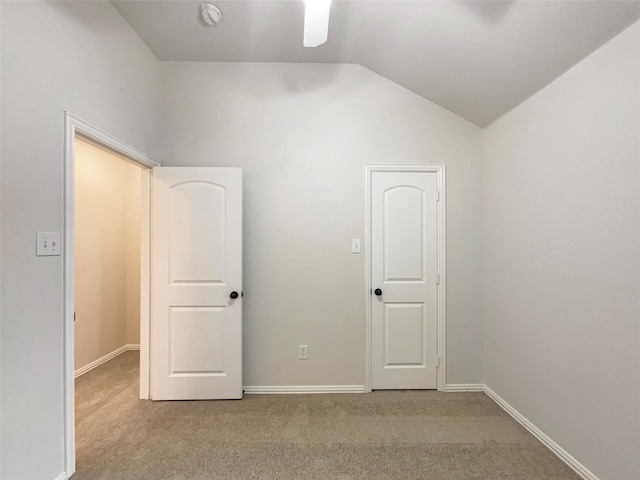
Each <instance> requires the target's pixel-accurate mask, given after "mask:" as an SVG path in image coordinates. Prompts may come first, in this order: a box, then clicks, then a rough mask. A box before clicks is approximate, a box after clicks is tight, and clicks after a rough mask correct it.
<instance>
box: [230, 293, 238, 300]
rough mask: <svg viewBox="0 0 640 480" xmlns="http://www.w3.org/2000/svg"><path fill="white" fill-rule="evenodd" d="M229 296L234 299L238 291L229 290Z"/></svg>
mask: <svg viewBox="0 0 640 480" xmlns="http://www.w3.org/2000/svg"><path fill="white" fill-rule="evenodd" d="M229 296H230V297H231V298H233V299H236V298H238V292H231V295H229Z"/></svg>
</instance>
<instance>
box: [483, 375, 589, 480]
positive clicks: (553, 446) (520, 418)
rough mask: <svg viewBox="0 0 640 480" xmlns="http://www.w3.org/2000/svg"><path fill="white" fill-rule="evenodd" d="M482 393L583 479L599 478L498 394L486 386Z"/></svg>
mask: <svg viewBox="0 0 640 480" xmlns="http://www.w3.org/2000/svg"><path fill="white" fill-rule="evenodd" d="M484 393H486V394H487V395H488V396H489V398H491V399H492V400H493V401H494V402H496V403H497V404H498V405H500V406H501V407H502V409H503V410H504V411H505V412H507V413H508V414H509V415H511V416H512V417H513V418H514V419H515V420H516V421H517V422H518V423H520V424H521V425H522V426H523V427H524V428H526V429H527V430H528V431H529V432H530V433H531V434H532V435H533V436H534V437H536V438H537V439H538V440H540V441H541V442H542V443H543V444H544V445H545V446H546V447H547V448H548V449H549V450H551V451H552V452H553V453H555V454H556V456H557V457H558V458H560V460H562V461H563V462H564V463H566V464H567V465H569V467H571V469H573V470H574V471H575V472H576V473H577V474H578V475H580V476H581V477H582V478H584V479H585V480H600V479H599V478H598V477H597V476H596V475H594V473H593V472H591V470H589V469H588V468H587V467H585V466H584V465H583V464H582V463H580V462H579V461H578V460H576V459H575V458H574V457H573V456H572V455H570V454H569V453H568V452H567V451H566V450H565V449H564V448H562V447H561V446H560V445H558V444H557V443H556V442H554V441H553V440H552V439H551V438H549V437H548V436H547V435H546V434H545V433H544V432H543V431H542V430H540V429H539V428H538V427H536V426H535V425H534V424H533V423H531V422H530V421H529V420H528V419H527V418H526V417H525V416H524V415H522V414H521V413H520V412H518V411H517V410H516V409H515V408H513V407H512V406H511V405H509V404H508V403H507V402H506V400H504V399H503V398H502V397H500V395H498V394H497V393H496V392H494V391H493V390H491V388H489V387H488V386H486V385H485V386H484Z"/></svg>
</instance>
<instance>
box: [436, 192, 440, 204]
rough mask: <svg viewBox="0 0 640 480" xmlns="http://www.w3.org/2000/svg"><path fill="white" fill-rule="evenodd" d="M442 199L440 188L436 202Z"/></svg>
mask: <svg viewBox="0 0 640 480" xmlns="http://www.w3.org/2000/svg"><path fill="white" fill-rule="evenodd" d="M439 201H440V190H438V199H437V200H436V202H439Z"/></svg>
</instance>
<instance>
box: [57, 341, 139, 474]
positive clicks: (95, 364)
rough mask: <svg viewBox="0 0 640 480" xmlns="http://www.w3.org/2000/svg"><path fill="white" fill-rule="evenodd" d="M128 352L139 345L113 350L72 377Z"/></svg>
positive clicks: (136, 348)
mask: <svg viewBox="0 0 640 480" xmlns="http://www.w3.org/2000/svg"><path fill="white" fill-rule="evenodd" d="M129 350H140V345H138V344H134V343H129V344H127V345H123V346H121V347H120V348H117V349H115V350H114V351H113V352H111V353H107V354H106V355H105V356H104V357H101V358H99V359H97V360H94V361H93V362H91V363H89V364H88V365H85V366H84V367H82V368H79V369H78V370H76V371H75V373H74V376H75V378H78V377H79V376H80V375H83V374H85V373H87V372H88V371H90V370H93V369H94V368H96V367H98V366H100V365H102V364H103V363H105V362H108V361H109V360H111V359H112V358H115V357H117V356H118V355H120V354H121V353H124V352H127V351H129ZM56 480H57V479H56Z"/></svg>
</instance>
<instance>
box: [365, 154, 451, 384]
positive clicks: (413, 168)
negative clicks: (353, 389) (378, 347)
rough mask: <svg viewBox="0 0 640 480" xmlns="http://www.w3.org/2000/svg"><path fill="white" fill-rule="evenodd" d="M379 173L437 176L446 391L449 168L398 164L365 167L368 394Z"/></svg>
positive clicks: (441, 380) (441, 374)
mask: <svg viewBox="0 0 640 480" xmlns="http://www.w3.org/2000/svg"><path fill="white" fill-rule="evenodd" d="M376 172H416V173H433V174H435V175H436V184H437V188H438V192H439V196H438V202H437V205H436V223H437V226H436V228H437V234H436V236H437V277H438V280H437V314H436V323H437V327H436V328H437V340H436V344H437V346H436V349H437V358H438V368H437V389H438V390H439V391H444V390H445V388H446V271H447V269H446V218H445V212H446V203H445V202H446V192H445V188H446V182H445V166H444V165H440V164H434V165H427V164H425V165H422V164H404V165H403V164H398V165H365V242H364V246H363V248H364V254H365V305H366V319H367V326H366V338H365V342H366V344H365V345H366V346H365V352H366V372H365V391H366V392H370V391H371V390H372V368H373V359H372V354H373V352H372V350H373V349H372V341H373V339H372V331H373V325H372V307H371V305H372V303H371V302H372V298H373V294H372V288H373V285H372V281H371V275H372V251H371V245H372V243H371V241H372V228H371V227H372V198H371V195H372V177H373V174H374V173H376Z"/></svg>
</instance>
